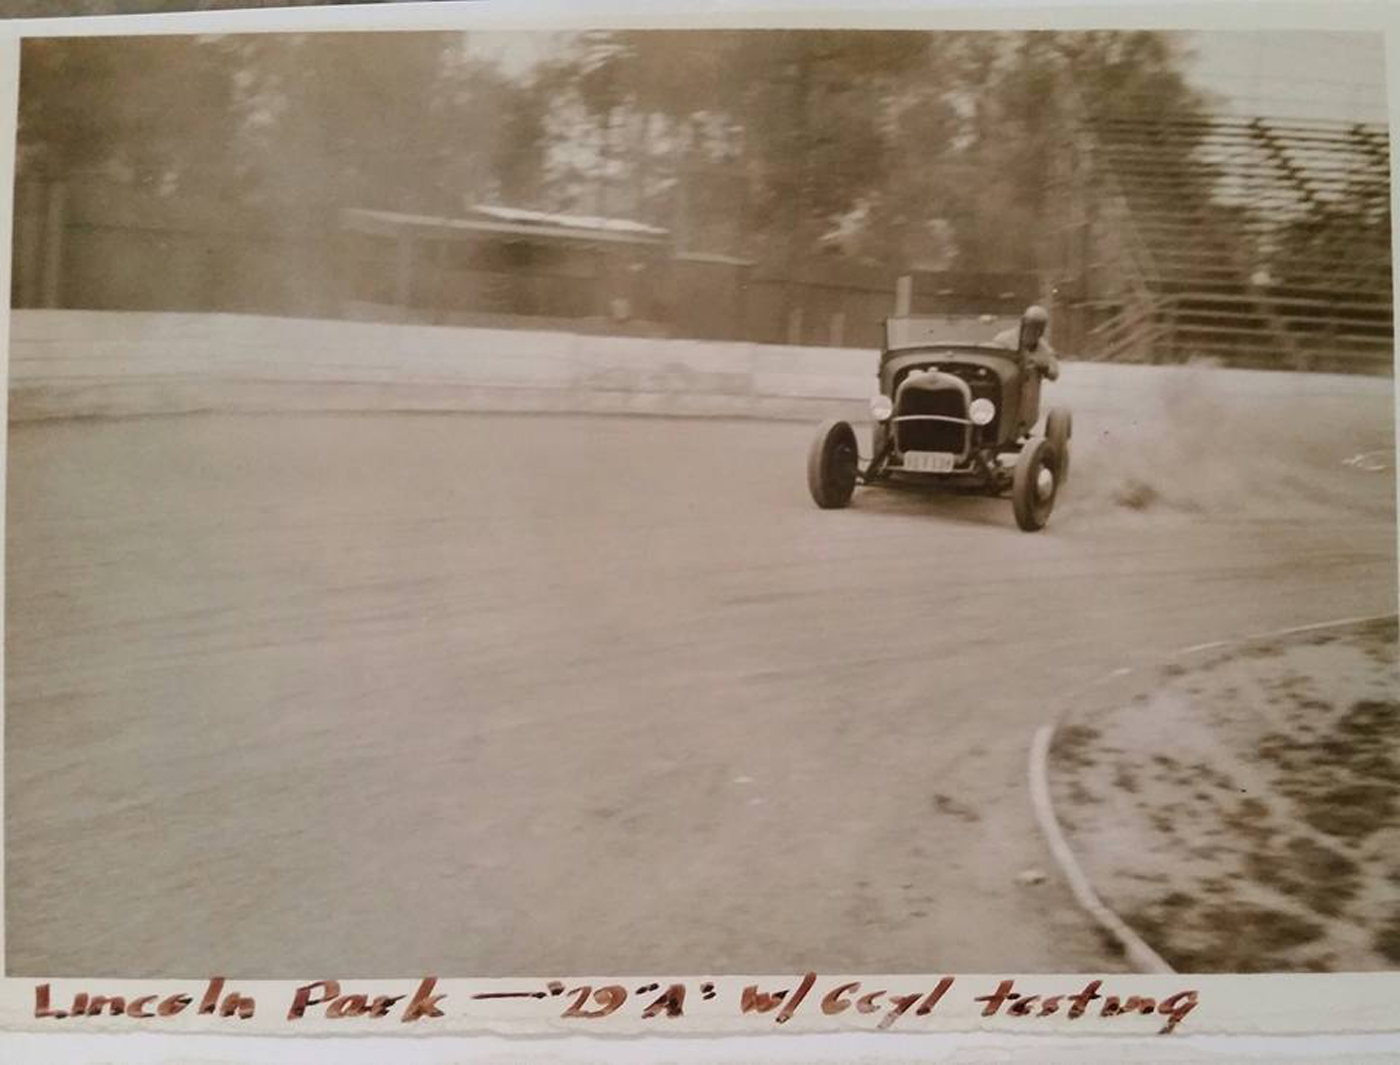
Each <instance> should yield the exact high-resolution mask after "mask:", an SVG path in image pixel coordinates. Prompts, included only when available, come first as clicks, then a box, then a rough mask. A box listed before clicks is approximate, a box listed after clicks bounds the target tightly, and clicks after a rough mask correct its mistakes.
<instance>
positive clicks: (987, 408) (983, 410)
mask: <svg viewBox="0 0 1400 1065" xmlns="http://www.w3.org/2000/svg"><path fill="white" fill-rule="evenodd" d="M967 412H968V414H970V415H971V416H972V424H973V425H986V424H987V423H988V422H990V421H991V420H992V419H993V418H995V417H996V416H997V405H996V404H995V403H993V402H992V401H991V400H990V399H987V398H986V397H980V398H978V399H974V400H973V401H972V406H971V407H969V408H968V409H967Z"/></svg>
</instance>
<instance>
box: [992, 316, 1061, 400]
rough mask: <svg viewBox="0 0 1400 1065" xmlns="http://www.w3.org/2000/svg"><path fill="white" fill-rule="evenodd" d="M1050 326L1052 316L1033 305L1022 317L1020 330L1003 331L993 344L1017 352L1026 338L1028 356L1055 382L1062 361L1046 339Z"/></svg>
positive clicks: (1042, 372)
mask: <svg viewBox="0 0 1400 1065" xmlns="http://www.w3.org/2000/svg"><path fill="white" fill-rule="evenodd" d="M1049 324H1050V315H1049V314H1048V313H1047V312H1046V310H1045V308H1044V307H1038V306H1035V305H1034V304H1032V305H1031V306H1030V307H1027V308H1026V313H1025V314H1023V315H1021V325H1020V327H1019V328H1016V329H1005V330H1003V331H1002V332H1000V333H998V334H997V335H996V337H995V338H993V340H992V343H993V344H996V345H997V346H998V347H1003V348H1010V349H1011V350H1012V351H1017V350H1019V349H1020V346H1021V339H1022V337H1024V338H1025V344H1026V354H1028V355H1029V356H1030V357H1031V361H1032V362H1034V363H1035V365H1036V367H1037V368H1038V369H1039V370H1040V372H1041V374H1042V375H1044V376H1045V378H1046V379H1047V380H1050V381H1054V380H1055V379H1056V378H1058V377H1059V376H1060V360H1059V359H1057V358H1056V357H1055V349H1054V348H1052V347H1051V346H1050V341H1048V340H1046V339H1045V327H1046V326H1048V325H1049Z"/></svg>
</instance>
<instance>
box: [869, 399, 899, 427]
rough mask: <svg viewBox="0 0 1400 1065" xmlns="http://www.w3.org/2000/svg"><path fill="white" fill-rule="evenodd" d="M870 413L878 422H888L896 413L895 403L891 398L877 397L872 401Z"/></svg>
mask: <svg viewBox="0 0 1400 1065" xmlns="http://www.w3.org/2000/svg"><path fill="white" fill-rule="evenodd" d="M870 413H871V414H872V415H873V416H874V418H875V420H876V421H877V422H883V421H888V420H889V417H890V415H891V414H893V413H894V401H893V400H892V399H890V397H889V396H876V397H875V398H874V399H872V400H871V401H870Z"/></svg>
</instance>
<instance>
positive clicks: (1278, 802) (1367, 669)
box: [1051, 619, 1400, 972]
mask: <svg viewBox="0 0 1400 1065" xmlns="http://www.w3.org/2000/svg"><path fill="white" fill-rule="evenodd" d="M1396 637H1397V634H1396V622H1395V620H1394V619H1391V620H1388V621H1382V622H1371V623H1365V624H1360V625H1353V626H1350V627H1348V628H1343V629H1329V630H1324V631H1315V632H1310V633H1302V634H1297V635H1294V636H1290V637H1285V638H1279V639H1274V640H1270V641H1255V642H1249V643H1245V644H1241V645H1237V646H1234V647H1231V648H1222V649H1219V650H1216V651H1213V652H1204V653H1199V654H1197V655H1195V656H1190V657H1188V658H1186V659H1183V660H1182V661H1181V662H1180V663H1178V664H1173V665H1169V666H1167V667H1165V668H1164V669H1163V670H1162V671H1161V673H1160V675H1159V676H1158V677H1157V678H1155V679H1156V682H1157V683H1156V685H1155V687H1154V688H1153V689H1152V691H1151V693H1150V694H1143V695H1139V696H1137V697H1136V698H1134V699H1132V700H1131V701H1130V702H1128V704H1127V705H1122V706H1120V707H1118V708H1117V709H1112V710H1109V711H1106V712H1103V711H1100V712H1092V713H1087V712H1081V713H1078V714H1076V715H1075V717H1074V719H1073V720H1072V721H1070V722H1068V723H1067V724H1066V726H1065V727H1064V728H1062V729H1061V731H1060V732H1059V733H1058V736H1057V739H1056V742H1055V744H1054V747H1053V750H1052V753H1051V773H1052V780H1053V787H1054V789H1055V802H1056V806H1057V810H1058V811H1059V812H1060V814H1061V816H1062V819H1063V821H1064V822H1065V825H1066V829H1067V831H1068V833H1069V836H1070V841H1071V845H1072V846H1073V847H1074V848H1075V850H1076V852H1077V854H1078V855H1079V857H1080V859H1081V861H1082V862H1083V864H1084V866H1085V869H1086V871H1087V872H1088V874H1089V876H1090V878H1091V879H1092V880H1093V881H1094V883H1095V884H1096V886H1097V887H1098V888H1099V891H1100V893H1101V894H1102V895H1103V897H1104V899H1105V901H1107V902H1108V904H1109V905H1110V906H1112V907H1113V908H1114V909H1115V910H1117V911H1118V912H1119V913H1120V914H1122V915H1123V917H1124V918H1125V919H1126V920H1127V921H1128V922H1129V923H1130V924H1132V925H1133V926H1134V927H1135V928H1136V929H1137V930H1138V931H1139V932H1140V933H1141V934H1142V935H1143V936H1144V937H1145V938H1146V939H1147V940H1148V942H1149V943H1150V944H1151V945H1152V946H1153V947H1154V948H1155V949H1156V950H1157V951H1158V952H1159V953H1161V954H1162V955H1163V957H1165V958H1166V959H1167V960H1168V961H1169V962H1170V963H1171V964H1173V965H1174V966H1176V967H1177V968H1179V969H1182V970H1187V971H1196V972H1224V971H1242V972H1264V971H1315V972H1337V971H1358V970H1376V969H1394V968H1396V967H1397V966H1400V699H1398V698H1397V696H1398V695H1400V671H1398V670H1397V657H1398V656H1397V651H1396Z"/></svg>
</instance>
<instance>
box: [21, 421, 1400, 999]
mask: <svg viewBox="0 0 1400 1065" xmlns="http://www.w3.org/2000/svg"><path fill="white" fill-rule="evenodd" d="M1174 402H1177V403H1178V412H1179V413H1185V414H1190V413H1191V410H1194V408H1189V404H1188V405H1187V407H1181V406H1180V401H1174ZM1386 407H1387V404H1386V402H1384V401H1382V402H1381V403H1380V404H1379V406H1377V405H1375V404H1372V405H1371V406H1369V407H1367V408H1366V409H1365V411H1363V412H1362V413H1361V415H1360V416H1359V417H1358V418H1356V419H1353V420H1351V421H1350V423H1349V424H1344V425H1341V426H1340V427H1338V426H1326V427H1320V428H1319V431H1318V432H1317V433H1308V434H1306V436H1307V439H1303V438H1302V436H1300V433H1299V431H1298V429H1297V426H1298V425H1300V424H1302V423H1300V422H1299V421H1298V420H1297V412H1296V411H1290V410H1279V411H1276V412H1273V413H1271V414H1270V415H1268V416H1267V417H1264V416H1262V415H1261V416H1260V418H1259V419H1256V420H1255V421H1254V422H1252V423H1250V424H1249V425H1247V426H1239V425H1237V426H1235V428H1234V429H1233V430H1231V431H1230V432H1229V433H1227V434H1226V435H1225V436H1224V437H1222V436H1220V435H1219V429H1220V426H1219V423H1215V422H1209V423H1207V422H1199V423H1197V424H1195V425H1192V424H1190V423H1189V421H1188V422H1187V423H1184V424H1181V425H1178V426H1173V427H1171V428H1168V427H1167V426H1166V425H1165V423H1163V422H1160V421H1157V422H1153V423H1152V425H1153V426H1154V427H1153V428H1151V429H1150V431H1149V429H1147V428H1144V427H1143V426H1144V424H1145V423H1144V422H1143V421H1142V420H1141V418H1139V417H1138V416H1136V415H1135V416H1133V417H1126V416H1125V417H1124V418H1122V419H1120V420H1118V421H1116V422H1115V421H1112V420H1111V419H1105V418H1100V419H1099V420H1098V421H1095V420H1094V419H1092V418H1085V417H1084V416H1083V415H1081V416H1080V419H1079V422H1078V425H1077V427H1076V452H1075V469H1074V473H1073V479H1072V482H1071V484H1070V488H1069V492H1068V494H1067V496H1066V497H1065V498H1064V500H1063V501H1062V503H1061V506H1060V509H1059V510H1057V512H1056V514H1055V516H1054V518H1053V519H1052V523H1051V526H1050V528H1049V529H1047V530H1046V531H1045V532H1044V533H1042V534H1037V535H1033V536H1029V535H1026V534H1023V533H1020V532H1018V531H1017V530H1016V528H1015V525H1014V522H1013V520H1012V517H1011V507H1010V503H1009V501H1006V500H988V499H974V498H943V499H934V500H928V499H922V498H916V497H907V496H898V497H896V496H892V495H888V494H884V493H874V492H865V493H862V494H858V496H857V499H856V504H855V506H854V507H853V508H852V509H850V510H847V511H840V512H822V511H818V510H817V509H816V508H814V507H813V506H812V504H811V502H810V501H809V499H808V497H807V494H806V488H805V485H804V483H803V460H804V455H805V450H806V446H807V442H808V437H809V434H810V426H809V425H807V424H802V423H797V422H790V423H782V422H779V423H770V422H757V421H740V420H703V419H691V420H684V419H659V418H604V417H570V416H527V415H471V414H444V415H406V414H391V413H378V414H321V415H295V414H269V415H263V416H258V415H191V416H179V417H166V418H134V419H126V420H106V421H104V420H90V421H55V422H51V423H37V424H24V425H15V426H12V428H11V434H10V460H9V461H10V466H9V484H8V504H9V518H8V521H9V557H8V621H7V659H8V660H7V707H6V713H7V719H6V734H5V740H6V796H5V802H6V845H7V854H6V888H7V906H6V912H7V920H8V927H7V940H8V948H7V949H8V969H9V972H10V973H11V974H12V975H37V974H40V973H42V974H45V975H51V976H63V975H68V974H77V973H85V974H124V975H131V976H147V975H152V976H153V975H168V976H184V977H196V976H203V975H207V974H208V973H211V972H219V973H222V974H225V975H228V976H231V977H238V976H245V977H246V976H250V975H258V976H263V977H272V976H283V977H291V976H308V975H311V976H317V975H339V976H374V975H385V974H405V973H420V972H421V973H427V972H431V973H435V974H439V975H442V976H471V975H482V974H527V973H528V974H534V975H540V976H551V975H555V974H570V973H573V974H582V973H597V972H605V973H627V974H648V973H686V974H701V973H720V972H740V973H744V972H785V971H789V970H802V969H805V968H807V967H811V968H815V969H820V970H825V971H836V970H843V971H857V972H860V971H866V972H898V971H917V972H954V971H962V972H1029V971H1059V972H1078V971H1090V970H1092V971H1095V972H1101V971H1106V970H1113V969H1120V968H1122V967H1123V966H1124V964H1125V963H1124V962H1123V961H1122V960H1121V959H1119V958H1116V957H1115V956H1114V955H1113V954H1112V952H1111V951H1110V950H1109V949H1108V947H1107V946H1106V945H1105V944H1104V943H1103V942H1102V940H1101V939H1100V937H1099V936H1098V935H1097V934H1096V932H1095V929H1094V927H1093V926H1092V925H1091V923H1090V922H1089V921H1088V919H1087V918H1085V917H1084V916H1082V915H1081V913H1080V912H1079V911H1078V910H1077V909H1076V907H1075V906H1074V904H1073V902H1072V900H1071V898H1070V895H1069V892H1068V890H1067V889H1066V888H1065V887H1064V886H1063V885H1062V882H1061V880H1060V879H1059V878H1058V876H1057V875H1056V874H1055V871H1054V867H1053V865H1051V864H1050V858H1049V856H1048V853H1047V852H1046V850H1045V848H1044V847H1043V845H1042V843H1041V841H1040V838H1039V836H1038V835H1037V832H1036V829H1035V826H1034V821H1033V817H1032V813H1031V807H1030V804H1029V801H1028V795H1027V788H1026V784H1025V765H1026V757H1027V751H1028V749H1029V746H1030V742H1031V737H1032V734H1033V733H1034V731H1035V729H1036V727H1037V726H1039V725H1040V724H1042V723H1044V722H1046V721H1048V720H1049V719H1051V718H1052V717H1053V716H1054V715H1055V714H1056V713H1057V712H1058V711H1059V710H1060V709H1061V708H1062V707H1063V706H1064V705H1065V701H1066V700H1069V699H1072V698H1073V693H1074V691H1075V690H1076V688H1077V687H1078V686H1081V685H1083V684H1085V683H1088V682H1090V681H1092V680H1094V679H1095V678H1098V677H1100V676H1102V675H1104V674H1106V673H1108V672H1110V671H1113V670H1115V669H1119V668H1122V667H1125V666H1132V665H1134V664H1135V663H1142V662H1146V661H1148V660H1151V659H1153V658H1154V657H1155V656H1157V655H1158V654H1160V653H1161V652H1163V651H1166V650H1170V649H1172V648H1176V647H1180V646H1182V645H1187V644H1194V643H1198V642H1203V641H1209V640H1215V639H1223V638H1228V637H1231V636H1234V635H1238V634H1242V633H1247V632H1258V631H1262V630H1268V629H1272V628H1278V627H1283V626H1290V625H1299V624H1306V623H1309V622H1314V621H1322V620H1326V619H1329V618H1335V617H1341V616H1351V615H1363V614H1378V613H1383V612H1387V611H1391V610H1393V609H1394V604H1395V596H1396V589H1395V580H1396V570H1395V511H1394V506H1395V501H1394V493H1393V488H1392V484H1393V481H1392V474H1391V473H1389V472H1383V473H1370V472H1365V471H1361V470H1358V469H1356V468H1355V467H1352V466H1346V465H1344V464H1343V460H1344V459H1346V458H1347V457H1348V456H1349V455H1351V454H1352V453H1353V452H1354V451H1357V450H1360V449H1363V448H1377V447H1379V448H1386V447H1389V446H1390V445H1389V441H1390V439H1391V437H1390V433H1391V426H1390V423H1389V412H1388V411H1387V410H1386ZM1188 408H1189V409H1188ZM1196 413H1198V414H1201V415H1202V417H1204V416H1205V415H1204V413H1202V412H1201V411H1196ZM1207 424H1209V425H1210V426H1211V429H1210V431H1209V433H1207V432H1206V429H1205V427H1206V425H1207ZM1324 429H1325V431H1323V430H1324ZM1028 869H1042V870H1045V871H1046V872H1047V873H1049V877H1048V879H1047V880H1045V881H1044V882H1043V883H1040V884H1035V885H1023V884H1020V883H1018V882H1017V876H1018V874H1020V873H1022V872H1023V871H1025V870H1028Z"/></svg>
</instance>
